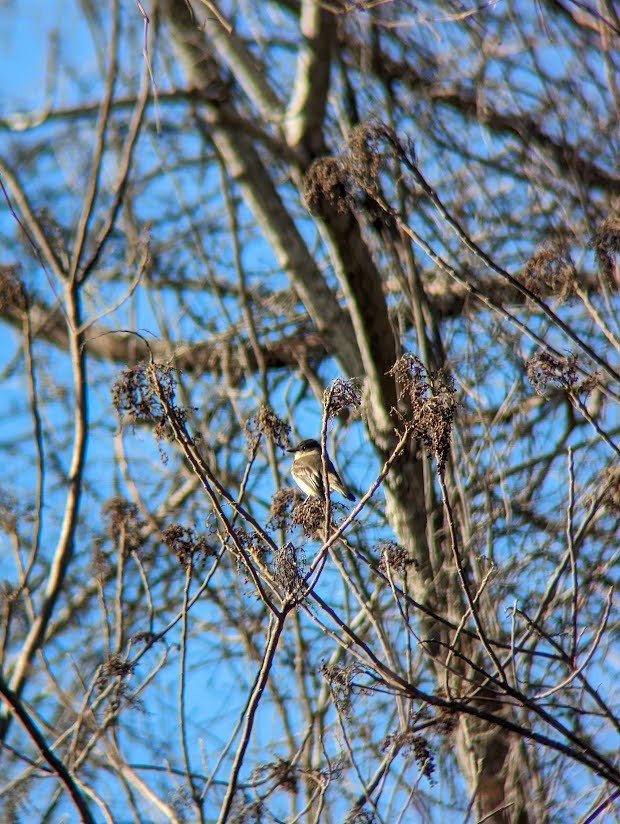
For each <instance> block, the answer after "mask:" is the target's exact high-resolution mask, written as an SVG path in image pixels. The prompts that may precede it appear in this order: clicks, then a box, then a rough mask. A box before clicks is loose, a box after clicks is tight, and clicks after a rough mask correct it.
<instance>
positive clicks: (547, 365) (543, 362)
mask: <svg viewBox="0 0 620 824" xmlns="http://www.w3.org/2000/svg"><path fill="white" fill-rule="evenodd" d="M576 366H577V358H576V357H575V356H574V355H571V357H569V358H556V357H554V356H553V355H551V354H550V353H549V352H538V353H537V354H536V355H534V357H532V358H530V359H529V360H528V361H526V367H527V377H528V380H529V382H530V383H531V384H532V386H533V388H534V391H535V392H536V393H537V394H538V395H544V394H545V390H546V388H547V385H548V384H549V383H551V384H554V385H555V386H559V387H561V388H562V389H566V390H568V391H572V390H574V389H575V388H576V387H577V384H578V382H579V378H578V376H577V369H576Z"/></svg>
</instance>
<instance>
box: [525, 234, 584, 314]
mask: <svg viewBox="0 0 620 824" xmlns="http://www.w3.org/2000/svg"><path fill="white" fill-rule="evenodd" d="M574 279H575V268H574V266H573V264H572V262H571V260H570V257H569V255H568V253H567V251H566V249H565V248H564V247H563V246H561V245H560V244H559V243H555V244H549V245H547V246H545V247H544V248H543V249H541V250H539V251H538V252H536V253H535V254H534V255H532V257H531V258H530V259H529V260H528V262H527V264H526V267H525V275H524V280H525V286H527V288H528V289H529V290H530V291H532V292H533V293H534V294H535V295H536V296H537V297H543V296H544V295H549V294H550V295H554V296H555V297H557V298H558V299H560V300H564V299H565V298H566V297H567V296H568V295H569V294H570V292H571V289H572V286H573V283H574Z"/></svg>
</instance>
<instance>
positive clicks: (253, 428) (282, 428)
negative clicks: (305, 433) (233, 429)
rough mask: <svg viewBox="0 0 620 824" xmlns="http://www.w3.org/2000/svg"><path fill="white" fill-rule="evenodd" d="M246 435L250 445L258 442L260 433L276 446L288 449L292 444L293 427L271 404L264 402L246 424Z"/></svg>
mask: <svg viewBox="0 0 620 824" xmlns="http://www.w3.org/2000/svg"><path fill="white" fill-rule="evenodd" d="M245 431H246V436H247V438H248V442H249V444H250V446H252V445H253V444H255V443H256V441H257V440H258V438H259V437H260V435H265V437H266V438H268V439H269V440H270V441H273V443H274V444H275V445H276V446H279V447H281V448H282V449H287V448H288V447H289V446H290V433H291V427H290V426H289V425H288V424H287V423H285V422H284V421H283V420H281V418H279V417H278V416H277V415H276V413H275V412H274V411H273V409H272V408H271V406H269V405H268V404H266V403H264V404H261V407H260V409H259V410H258V412H257V413H256V415H253V416H252V417H251V418H250V419H249V420H248V422H247V423H246V425H245Z"/></svg>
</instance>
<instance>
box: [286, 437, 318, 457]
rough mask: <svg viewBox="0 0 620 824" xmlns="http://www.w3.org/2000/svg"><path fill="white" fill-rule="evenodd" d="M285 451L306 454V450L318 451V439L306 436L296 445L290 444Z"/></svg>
mask: <svg viewBox="0 0 620 824" xmlns="http://www.w3.org/2000/svg"><path fill="white" fill-rule="evenodd" d="M286 451H287V452H296V453H297V454H298V455H304V454H308V452H320V451H321V444H320V443H319V442H318V441H315V440H314V438H306V440H305V441H301V443H298V444H297V446H292V447H291V448H290V449H287V450H286Z"/></svg>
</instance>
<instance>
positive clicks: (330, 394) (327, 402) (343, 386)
mask: <svg viewBox="0 0 620 824" xmlns="http://www.w3.org/2000/svg"><path fill="white" fill-rule="evenodd" d="M361 403H362V394H361V391H360V383H359V381H358V380H356V379H355V378H352V379H350V380H346V381H345V380H343V379H342V378H336V380H335V381H333V383H332V384H331V385H330V386H329V387H328V388H327V389H326V390H325V392H324V393H323V405H324V407H325V410H326V415H327V417H328V419H329V418H335V417H337V416H338V415H340V413H341V412H343V411H344V410H345V409H359V407H360V406H361Z"/></svg>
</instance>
